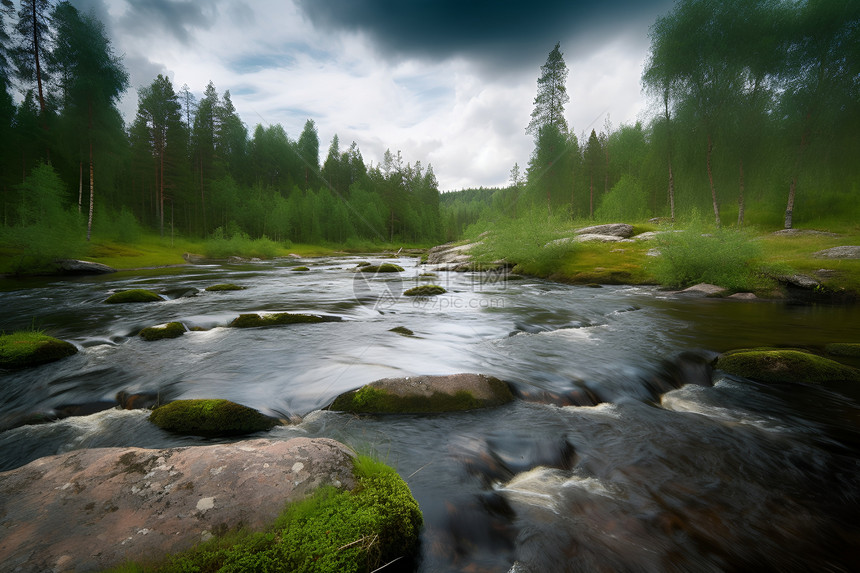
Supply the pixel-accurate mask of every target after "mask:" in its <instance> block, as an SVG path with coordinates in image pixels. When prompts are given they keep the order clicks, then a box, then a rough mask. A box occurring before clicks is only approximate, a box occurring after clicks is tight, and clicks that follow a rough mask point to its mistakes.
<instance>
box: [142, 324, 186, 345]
mask: <svg viewBox="0 0 860 573" xmlns="http://www.w3.org/2000/svg"><path fill="white" fill-rule="evenodd" d="M183 334H185V325H184V324H182V323H181V322H168V323H167V324H163V325H161V326H147V327H146V328H144V329H143V330H141V331H140V334H139V336H140V337H141V338H142V339H144V340H146V341H153V340H162V339H164V338H178V337H180V336H182V335H183Z"/></svg>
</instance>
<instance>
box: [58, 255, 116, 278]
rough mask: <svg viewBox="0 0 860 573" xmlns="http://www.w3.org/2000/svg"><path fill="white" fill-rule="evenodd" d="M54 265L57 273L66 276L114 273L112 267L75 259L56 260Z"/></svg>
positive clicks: (114, 270)
mask: <svg viewBox="0 0 860 573" xmlns="http://www.w3.org/2000/svg"><path fill="white" fill-rule="evenodd" d="M54 264H55V265H57V270H58V271H60V272H61V273H63V274H66V275H106V274H108V273H115V272H116V269H115V268H113V267H109V266H107V265H103V264H101V263H94V262H92V261H79V260H77V259H57V260H56V261H54Z"/></svg>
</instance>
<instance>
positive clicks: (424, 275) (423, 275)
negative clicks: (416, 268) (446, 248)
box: [418, 273, 439, 278]
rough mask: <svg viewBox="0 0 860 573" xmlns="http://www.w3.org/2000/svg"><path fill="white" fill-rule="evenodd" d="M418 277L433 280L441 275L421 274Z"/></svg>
mask: <svg viewBox="0 0 860 573" xmlns="http://www.w3.org/2000/svg"><path fill="white" fill-rule="evenodd" d="M418 276H419V277H426V278H432V277H438V276H439V275H437V274H436V273H421V274H420V275H418Z"/></svg>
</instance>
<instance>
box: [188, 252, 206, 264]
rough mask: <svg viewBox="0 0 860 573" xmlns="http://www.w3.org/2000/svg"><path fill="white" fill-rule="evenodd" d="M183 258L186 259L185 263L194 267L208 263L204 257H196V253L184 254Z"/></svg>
mask: <svg viewBox="0 0 860 573" xmlns="http://www.w3.org/2000/svg"><path fill="white" fill-rule="evenodd" d="M182 258H183V259H185V262H187V263H191V264H192V265H202V264H204V263H206V262H207V259H206V257H204V256H203V255H195V254H194V253H182Z"/></svg>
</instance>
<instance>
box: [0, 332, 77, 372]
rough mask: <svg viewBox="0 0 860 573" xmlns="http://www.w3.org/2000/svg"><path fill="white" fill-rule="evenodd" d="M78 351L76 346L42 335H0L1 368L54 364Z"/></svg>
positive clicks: (26, 333)
mask: <svg viewBox="0 0 860 573" xmlns="http://www.w3.org/2000/svg"><path fill="white" fill-rule="evenodd" d="M77 351H78V349H77V348H75V345H74V344H71V343H69V342H66V341H65V340H59V339H57V338H53V337H50V336H47V335H45V334H42V333H41V332H33V331H22V332H13V333H12V334H3V335H0V368H25V367H27V366H37V365H39V364H45V363H47V362H54V361H55V360H60V359H61V358H65V357H66V356H71V355H72V354H74V353H76V352H77Z"/></svg>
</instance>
